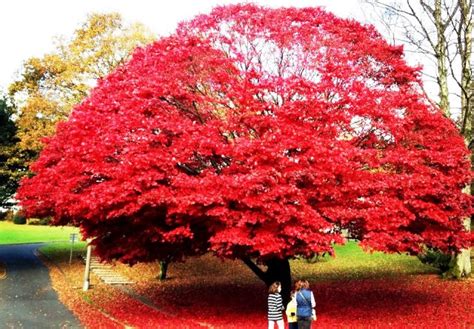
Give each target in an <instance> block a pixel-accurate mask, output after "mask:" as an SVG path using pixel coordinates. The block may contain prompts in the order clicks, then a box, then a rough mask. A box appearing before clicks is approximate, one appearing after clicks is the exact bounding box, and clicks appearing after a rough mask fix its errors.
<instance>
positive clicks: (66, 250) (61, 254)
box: [39, 241, 86, 263]
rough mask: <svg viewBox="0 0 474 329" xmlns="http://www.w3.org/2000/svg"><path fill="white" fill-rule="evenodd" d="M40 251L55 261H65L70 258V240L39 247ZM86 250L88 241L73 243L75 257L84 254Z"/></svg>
mask: <svg viewBox="0 0 474 329" xmlns="http://www.w3.org/2000/svg"><path fill="white" fill-rule="evenodd" d="M39 250H40V252H41V253H42V254H44V255H46V256H47V257H48V258H49V259H51V260H53V261H54V262H56V263H58V262H65V261H68V260H69V255H70V251H71V243H70V242H59V243H51V244H47V245H45V246H42V247H40V248H39ZM85 250H86V242H85V241H80V242H75V243H74V244H73V248H72V252H73V257H76V256H79V255H81V254H84V253H85Z"/></svg>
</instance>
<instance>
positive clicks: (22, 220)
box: [13, 212, 26, 225]
mask: <svg viewBox="0 0 474 329" xmlns="http://www.w3.org/2000/svg"><path fill="white" fill-rule="evenodd" d="M13 223H14V224H18V225H23V224H26V217H25V216H24V215H23V214H22V213H20V212H17V213H15V214H14V215H13Z"/></svg>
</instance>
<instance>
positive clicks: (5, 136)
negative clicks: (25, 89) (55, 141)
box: [0, 96, 27, 207]
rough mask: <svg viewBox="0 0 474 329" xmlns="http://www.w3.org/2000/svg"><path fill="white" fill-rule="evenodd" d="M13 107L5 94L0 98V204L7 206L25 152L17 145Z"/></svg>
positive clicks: (19, 172)
mask: <svg viewBox="0 0 474 329" xmlns="http://www.w3.org/2000/svg"><path fill="white" fill-rule="evenodd" d="M13 112H14V110H13V107H12V104H11V102H10V101H9V99H8V98H7V97H5V96H1V98H0V206H2V207H9V206H11V202H9V200H10V199H11V197H12V196H13V194H14V193H15V191H16V189H17V187H18V183H19V181H20V178H21V177H22V176H23V175H24V173H25V172H26V170H27V168H25V167H24V165H23V164H24V158H25V154H24V152H22V151H21V150H20V149H19V148H18V145H17V142H18V138H17V136H16V129H17V128H16V122H15V121H14V120H13Z"/></svg>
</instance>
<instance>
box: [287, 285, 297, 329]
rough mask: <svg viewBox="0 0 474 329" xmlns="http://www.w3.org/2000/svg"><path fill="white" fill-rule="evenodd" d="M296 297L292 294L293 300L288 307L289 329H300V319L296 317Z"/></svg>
mask: <svg viewBox="0 0 474 329" xmlns="http://www.w3.org/2000/svg"><path fill="white" fill-rule="evenodd" d="M296 305H297V304H296V295H295V292H294V291H292V292H291V300H290V302H289V303H288V305H287V306H286V318H287V319H288V329H298V317H297V316H296Z"/></svg>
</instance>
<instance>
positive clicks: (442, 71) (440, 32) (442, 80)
mask: <svg viewBox="0 0 474 329" xmlns="http://www.w3.org/2000/svg"><path fill="white" fill-rule="evenodd" d="M433 18H434V24H435V26H436V36H437V43H436V46H435V49H434V52H435V57H436V65H437V70H438V73H437V74H436V79H437V81H438V86H439V107H440V108H441V110H442V111H443V113H444V115H445V116H446V117H447V118H450V117H451V113H450V108H449V90H448V66H447V60H448V59H447V57H448V54H447V47H448V44H447V40H446V36H445V34H444V33H445V31H446V23H445V22H443V17H442V7H441V0H436V1H435V8H434V12H433Z"/></svg>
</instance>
